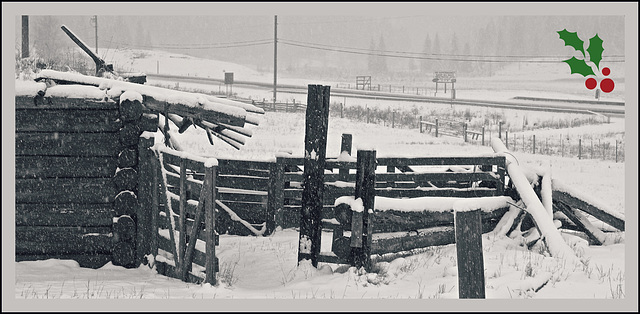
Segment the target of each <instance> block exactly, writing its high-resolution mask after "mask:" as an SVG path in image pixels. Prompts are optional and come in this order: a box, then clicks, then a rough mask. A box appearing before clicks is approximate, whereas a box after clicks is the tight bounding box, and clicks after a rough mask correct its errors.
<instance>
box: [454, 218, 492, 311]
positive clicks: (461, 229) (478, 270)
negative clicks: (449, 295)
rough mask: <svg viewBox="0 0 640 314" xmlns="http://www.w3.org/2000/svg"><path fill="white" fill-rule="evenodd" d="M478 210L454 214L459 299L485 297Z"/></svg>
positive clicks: (480, 227) (480, 226) (480, 223)
mask: <svg viewBox="0 0 640 314" xmlns="http://www.w3.org/2000/svg"><path fill="white" fill-rule="evenodd" d="M480 212H481V211H480V209H477V210H473V211H459V212H456V217H455V230H456V232H455V233H456V235H455V237H456V252H457V261H458V291H459V297H460V298H461V299H483V298H484V297H485V279H484V261H483V251H482V221H481V219H480Z"/></svg>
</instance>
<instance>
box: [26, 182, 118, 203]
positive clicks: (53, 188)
mask: <svg viewBox="0 0 640 314" xmlns="http://www.w3.org/2000/svg"><path fill="white" fill-rule="evenodd" d="M116 192H117V191H116V188H115V185H114V184H113V181H112V179H110V178H60V179H16V203H58V204H60V203H111V202H113V200H114V198H115V195H116Z"/></svg>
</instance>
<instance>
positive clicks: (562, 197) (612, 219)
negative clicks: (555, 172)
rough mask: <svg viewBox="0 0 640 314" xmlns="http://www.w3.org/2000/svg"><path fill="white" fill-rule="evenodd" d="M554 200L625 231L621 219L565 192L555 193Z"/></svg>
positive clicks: (623, 222)
mask: <svg viewBox="0 0 640 314" xmlns="http://www.w3.org/2000/svg"><path fill="white" fill-rule="evenodd" d="M553 199H554V200H558V201H560V202H562V203H565V204H567V205H569V206H571V207H572V208H578V209H580V210H582V211H584V212H586V213H587V214H589V215H591V216H593V217H596V218H598V219H600V220H602V221H603V222H605V223H607V224H609V225H611V226H612V227H614V228H616V229H618V230H620V231H624V230H625V227H624V225H625V221H624V220H623V219H620V218H619V217H616V216H614V215H612V214H610V213H608V212H606V211H604V210H602V209H600V208H598V207H596V206H594V205H592V204H590V203H587V202H585V201H583V200H581V199H579V198H577V197H575V196H573V195H571V194H569V193H566V192H563V191H557V190H555V191H553Z"/></svg>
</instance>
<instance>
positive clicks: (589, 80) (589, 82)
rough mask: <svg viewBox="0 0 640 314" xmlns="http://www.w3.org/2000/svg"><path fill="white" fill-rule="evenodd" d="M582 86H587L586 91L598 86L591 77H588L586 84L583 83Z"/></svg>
mask: <svg viewBox="0 0 640 314" xmlns="http://www.w3.org/2000/svg"><path fill="white" fill-rule="evenodd" d="M584 85H585V86H587V88H588V89H594V88H596V86H598V81H596V79H594V78H593V77H590V78H588V79H587V81H586V82H584Z"/></svg>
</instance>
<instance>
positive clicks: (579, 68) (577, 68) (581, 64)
mask: <svg viewBox="0 0 640 314" xmlns="http://www.w3.org/2000/svg"><path fill="white" fill-rule="evenodd" d="M562 62H566V63H567V64H568V65H569V68H571V74H573V73H578V74H580V75H582V76H585V77H586V76H587V75H595V73H593V70H592V69H591V67H590V66H589V65H588V64H587V63H586V62H585V61H584V60H579V59H576V57H571V59H567V60H563V61H562Z"/></svg>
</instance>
